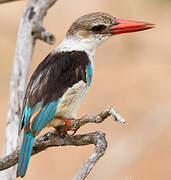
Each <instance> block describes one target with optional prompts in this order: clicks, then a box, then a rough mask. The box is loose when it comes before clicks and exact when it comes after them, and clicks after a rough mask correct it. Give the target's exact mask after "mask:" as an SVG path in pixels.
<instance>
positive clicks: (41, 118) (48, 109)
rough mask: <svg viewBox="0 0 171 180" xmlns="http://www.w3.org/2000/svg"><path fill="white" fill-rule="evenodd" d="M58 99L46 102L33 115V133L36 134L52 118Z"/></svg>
mask: <svg viewBox="0 0 171 180" xmlns="http://www.w3.org/2000/svg"><path fill="white" fill-rule="evenodd" d="M59 101H60V98H59V99H58V101H57V102H51V103H48V104H46V105H45V106H44V107H43V108H42V110H41V111H40V113H39V114H38V115H37V116H36V117H35V119H34V120H33V123H32V126H31V131H32V133H33V134H34V135H38V134H39V133H40V131H41V130H42V129H43V128H44V127H45V126H46V125H47V124H48V123H49V122H50V121H51V120H52V119H53V117H54V116H55V113H56V109H57V105H58V103H59Z"/></svg>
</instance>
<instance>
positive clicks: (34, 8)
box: [0, 0, 57, 180]
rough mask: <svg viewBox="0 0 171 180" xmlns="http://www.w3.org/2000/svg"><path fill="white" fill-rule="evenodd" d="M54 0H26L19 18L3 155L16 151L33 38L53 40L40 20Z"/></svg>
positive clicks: (8, 179) (11, 173) (10, 177)
mask: <svg viewBox="0 0 171 180" xmlns="http://www.w3.org/2000/svg"><path fill="white" fill-rule="evenodd" d="M56 1H57V0H43V1H42V0H28V3H27V6H26V8H25V11H24V14H23V16H22V18H21V21H20V25H19V30H18V38H17V44H16V51H15V56H14V64H13V71H12V75H11V82H10V97H9V102H8V114H7V126H6V138H5V147H4V152H3V155H4V156H6V155H8V154H10V153H12V152H13V151H15V150H16V148H17V146H18V144H19V138H18V127H19V117H20V114H21V105H22V102H23V96H24V91H25V87H26V82H27V77H28V72H29V67H30V62H31V59H32V54H33V49H34V46H35V41H36V39H41V40H43V41H45V42H47V43H49V44H52V43H54V42H55V37H54V35H52V34H51V33H50V32H48V31H47V30H45V28H44V27H43V25H42V24H43V18H44V16H45V15H46V13H47V10H48V9H49V8H50V7H51V6H52V5H53V4H54V3H55V2H56ZM1 2H2V1H1ZM15 172H16V167H13V168H12V169H8V171H4V172H3V173H1V174H0V179H3V180H14V179H16V177H15Z"/></svg>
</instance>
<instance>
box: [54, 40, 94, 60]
mask: <svg viewBox="0 0 171 180" xmlns="http://www.w3.org/2000/svg"><path fill="white" fill-rule="evenodd" d="M54 51H55V52H57V51H85V52H86V53H87V55H88V56H89V58H90V61H93V60H94V56H95V53H96V46H95V45H94V44H92V43H89V41H88V39H77V38H73V37H66V38H65V39H64V40H63V41H62V42H61V43H60V44H59V46H57V47H56V48H55V50H54Z"/></svg>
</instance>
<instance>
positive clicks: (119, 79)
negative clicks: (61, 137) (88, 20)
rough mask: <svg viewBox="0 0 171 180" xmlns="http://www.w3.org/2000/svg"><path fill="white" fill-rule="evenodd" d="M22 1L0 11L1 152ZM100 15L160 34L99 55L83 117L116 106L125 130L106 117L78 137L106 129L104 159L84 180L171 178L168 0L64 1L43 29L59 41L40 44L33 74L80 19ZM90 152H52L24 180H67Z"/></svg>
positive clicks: (120, 42) (108, 46) (114, 43)
mask: <svg viewBox="0 0 171 180" xmlns="http://www.w3.org/2000/svg"><path fill="white" fill-rule="evenodd" d="M25 5H26V3H25V2H14V3H10V4H4V5H1V6H0V154H1V155H2V147H3V143H4V138H5V123H6V114H7V102H8V89H9V81H10V75H11V69H12V64H13V56H14V51H15V43H16V36H17V29H18V24H19V20H20V17H21V15H22V13H23V10H24V7H25ZM95 11H102V12H108V13H110V14H112V15H114V16H116V17H119V18H123V19H124V18H125V19H132V20H141V21H148V22H152V23H155V24H156V25H157V26H156V28H155V29H152V30H148V31H144V32H138V33H134V34H127V35H126V34H125V35H120V36H115V37H113V38H112V39H110V40H108V41H107V42H106V43H104V44H103V45H102V46H101V47H100V48H99V49H98V51H97V55H96V60H95V65H96V66H95V75H94V79H93V83H92V87H91V88H90V91H89V94H88V96H87V98H86V100H85V101H84V103H83V104H82V106H81V107H80V109H79V113H78V117H79V116H82V115H84V114H96V113H98V112H100V111H101V110H103V109H104V108H105V107H107V106H110V105H112V106H113V107H115V108H116V109H117V111H118V112H119V113H120V114H121V115H122V116H123V117H124V118H125V119H126V120H127V126H126V127H124V126H122V125H120V124H119V123H116V122H114V121H113V120H112V119H111V118H108V119H107V120H106V121H105V122H103V123H102V124H89V125H86V126H84V127H82V128H81V129H80V130H79V132H78V133H87V132H92V131H103V132H105V133H106V137H107V140H108V143H109V145H108V149H107V151H106V154H105V155H104V157H103V158H102V159H100V161H99V162H98V164H97V165H96V166H95V168H94V169H93V171H92V172H91V174H90V175H89V176H88V178H87V180H97V179H98V180H114V179H115V180H162V179H165V180H170V179H171V141H170V138H171V110H170V109H171V93H170V92H171V2H170V1H165V0H161V1H160V0H127V1H122V0H105V1H104V0H93V1H92V0H87V1H80V0H73V1H71V0H60V1H59V2H58V3H56V4H55V5H54V6H53V7H52V8H51V9H50V11H49V12H48V15H47V17H46V18H45V26H46V27H47V28H48V29H49V30H50V31H51V32H53V33H54V34H55V35H56V39H57V41H56V43H55V45H53V46H49V45H48V44H45V43H43V42H40V41H37V43H36V48H35V52H34V56H33V61H32V65H31V70H30V73H31V72H33V70H34V69H35V68H36V66H37V65H38V64H39V63H40V61H41V60H42V59H43V58H44V57H45V56H46V55H47V54H48V52H50V51H51V50H52V49H53V48H54V47H55V46H56V45H58V44H59V43H60V42H61V41H62V39H63V38H64V36H65V32H66V31H67V29H68V27H69V26H70V24H71V23H72V22H73V21H74V20H75V19H76V18H77V17H79V16H81V15H83V14H86V13H90V12H95ZM92 150H93V146H85V147H60V148H51V149H48V150H47V151H44V152H42V153H39V154H38V155H36V156H34V157H32V158H31V161H30V164H29V168H28V171H27V175H26V177H25V180H31V179H32V180H39V179H41V180H47V179H50V180H54V179H59V180H70V179H72V177H74V175H75V174H76V173H77V171H78V170H79V168H80V166H81V165H82V164H83V162H85V160H86V159H87V158H88V156H89V155H90V153H91V152H92Z"/></svg>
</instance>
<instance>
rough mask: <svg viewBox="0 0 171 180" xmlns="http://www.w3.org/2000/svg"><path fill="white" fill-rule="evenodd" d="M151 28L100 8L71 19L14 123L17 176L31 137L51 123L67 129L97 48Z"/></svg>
mask: <svg viewBox="0 0 171 180" xmlns="http://www.w3.org/2000/svg"><path fill="white" fill-rule="evenodd" d="M153 27H154V24H152V23H147V22H140V21H133V20H124V19H119V18H115V17H114V16H112V15H110V14H108V13H103V12H94V13H90V14H86V15H83V16H81V17H79V18H78V19H77V20H76V21H74V22H73V23H72V24H71V26H70V28H69V30H68V31H67V33H66V36H65V38H64V40H63V41H62V42H61V43H60V44H59V45H58V46H57V47H56V48H54V49H53V51H52V52H50V53H49V54H48V55H47V57H45V59H44V60H43V61H41V63H40V64H39V65H38V66H37V68H36V69H35V71H34V72H33V74H32V76H31V78H30V81H29V83H28V85H27V88H26V91H25V96H24V100H23V106H22V113H21V118H20V123H19V132H21V130H23V142H22V146H21V150H20V155H19V160H18V167H17V174H16V176H17V177H24V176H25V174H26V171H27V168H28V164H29V160H30V156H31V152H32V146H33V144H34V141H35V137H36V136H37V135H38V134H39V133H40V132H41V130H42V129H43V128H45V127H53V128H55V129H56V131H57V134H58V135H59V136H61V137H64V136H65V135H66V134H67V131H68V130H69V129H68V126H69V123H70V122H71V121H72V120H73V119H76V113H77V110H78V108H79V106H80V104H81V103H82V101H83V100H84V98H85V96H86V94H87V92H88V90H89V87H90V85H91V82H92V77H93V72H94V57H95V53H96V49H97V47H98V46H99V45H100V44H101V43H103V42H104V41H105V40H107V39H109V38H110V37H112V36H115V35H118V34H123V33H130V32H136V31H142V30H146V29H150V28H153ZM62 126H63V127H65V128H64V132H63V134H62V132H61V130H60V127H62Z"/></svg>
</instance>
